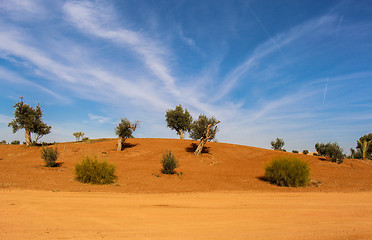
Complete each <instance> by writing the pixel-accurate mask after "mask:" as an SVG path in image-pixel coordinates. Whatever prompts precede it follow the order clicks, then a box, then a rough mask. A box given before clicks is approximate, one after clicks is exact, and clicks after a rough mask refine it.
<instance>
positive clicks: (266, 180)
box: [256, 176, 269, 183]
mask: <svg viewBox="0 0 372 240" xmlns="http://www.w3.org/2000/svg"><path fill="white" fill-rule="evenodd" d="M256 179H258V180H260V181H262V182H268V183H269V180H268V179H267V178H266V177H265V176H260V177H256Z"/></svg>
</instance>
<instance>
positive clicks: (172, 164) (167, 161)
mask: <svg viewBox="0 0 372 240" xmlns="http://www.w3.org/2000/svg"><path fill="white" fill-rule="evenodd" d="M161 164H162V165H163V169H162V170H161V172H162V173H164V174H174V173H175V171H174V169H175V168H177V167H178V161H177V160H176V157H175V156H174V155H173V154H172V151H169V152H168V151H166V152H165V153H164V155H163V159H162V160H161Z"/></svg>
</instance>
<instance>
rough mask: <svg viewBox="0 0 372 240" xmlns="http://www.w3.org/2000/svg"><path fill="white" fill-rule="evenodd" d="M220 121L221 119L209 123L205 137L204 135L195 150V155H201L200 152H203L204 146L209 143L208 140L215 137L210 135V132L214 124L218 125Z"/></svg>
mask: <svg viewBox="0 0 372 240" xmlns="http://www.w3.org/2000/svg"><path fill="white" fill-rule="evenodd" d="M219 123H220V121H218V122H215V123H211V124H209V125H208V126H207V129H206V130H205V137H202V138H201V139H200V143H199V145H198V147H197V148H196V150H195V152H194V154H195V155H200V154H201V153H202V151H203V148H204V145H205V144H206V143H207V141H208V140H209V139H211V138H213V136H211V135H210V132H209V131H210V129H211V127H213V126H215V125H217V124H219Z"/></svg>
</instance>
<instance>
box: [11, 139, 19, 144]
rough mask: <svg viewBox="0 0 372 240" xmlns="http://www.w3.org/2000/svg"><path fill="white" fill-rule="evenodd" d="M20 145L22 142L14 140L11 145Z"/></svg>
mask: <svg viewBox="0 0 372 240" xmlns="http://www.w3.org/2000/svg"><path fill="white" fill-rule="evenodd" d="M20 143H21V142H20V141H18V140H14V141H12V142H11V143H10V144H12V145H19V144H20Z"/></svg>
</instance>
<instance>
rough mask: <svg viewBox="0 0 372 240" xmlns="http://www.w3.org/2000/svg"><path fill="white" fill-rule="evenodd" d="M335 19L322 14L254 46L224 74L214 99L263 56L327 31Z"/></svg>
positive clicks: (239, 78) (247, 71)
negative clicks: (244, 58)
mask: <svg viewBox="0 0 372 240" xmlns="http://www.w3.org/2000/svg"><path fill="white" fill-rule="evenodd" d="M336 19H337V18H336V16H334V15H326V16H322V17H319V18H315V19H311V20H309V21H307V22H304V23H301V24H299V25H297V26H295V27H293V28H291V29H290V30H288V31H286V32H282V33H280V34H278V35H276V36H274V37H270V39H269V40H267V41H266V42H264V43H262V44H260V45H259V46H258V47H256V48H255V50H254V51H253V53H252V54H251V55H250V56H248V58H247V59H246V60H245V61H244V62H243V63H241V64H240V65H238V66H237V67H235V68H234V69H233V70H231V71H230V72H229V73H228V74H227V75H226V77H225V78H224V80H223V82H222V83H221V85H220V87H219V91H218V92H217V94H216V95H215V98H214V100H215V101H217V100H219V99H221V98H223V97H224V96H225V95H226V94H228V93H229V92H230V91H231V90H232V89H233V88H234V87H235V86H237V84H238V82H239V80H241V79H242V78H244V77H246V76H247V75H248V73H249V71H250V70H251V69H252V67H253V66H255V65H258V64H259V63H260V62H261V61H262V60H263V58H265V57H268V56H270V55H271V54H273V53H275V52H276V51H279V50H280V51H281V48H282V47H284V46H287V45H289V44H291V43H293V42H294V41H296V40H298V39H300V38H301V37H305V36H309V35H314V34H318V35H321V34H324V33H328V31H329V30H330V25H332V24H334V23H335V21H336ZM269 36H271V35H269ZM281 64H288V62H282V63H281Z"/></svg>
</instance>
